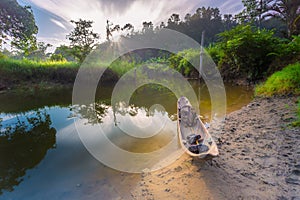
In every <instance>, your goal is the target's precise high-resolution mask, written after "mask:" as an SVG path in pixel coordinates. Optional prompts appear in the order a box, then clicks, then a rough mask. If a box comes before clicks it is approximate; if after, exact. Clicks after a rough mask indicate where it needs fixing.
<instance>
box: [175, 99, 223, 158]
mask: <svg viewBox="0 0 300 200" xmlns="http://www.w3.org/2000/svg"><path fill="white" fill-rule="evenodd" d="M177 108H178V111H177V115H178V132H179V141H180V143H181V145H182V147H183V148H184V149H185V151H186V152H187V153H188V154H189V155H191V156H199V157H204V156H206V155H208V154H209V155H212V156H217V155H218V154H219V152H218V148H217V145H216V144H215V142H214V140H213V138H212V137H211V135H210V134H209V132H208V130H207V128H206V127H205V125H204V124H203V122H202V121H201V119H200V118H199V116H198V114H197V113H196V111H195V110H194V108H193V107H192V106H191V104H190V102H189V101H188V99H187V98H186V97H181V98H179V100H178V105H177Z"/></svg>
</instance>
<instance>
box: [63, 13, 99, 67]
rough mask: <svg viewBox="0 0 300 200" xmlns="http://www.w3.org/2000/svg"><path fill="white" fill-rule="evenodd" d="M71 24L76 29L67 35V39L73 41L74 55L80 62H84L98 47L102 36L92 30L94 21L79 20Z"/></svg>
mask: <svg viewBox="0 0 300 200" xmlns="http://www.w3.org/2000/svg"><path fill="white" fill-rule="evenodd" d="M71 22H72V23H74V24H75V28H74V30H73V31H72V32H71V33H70V34H69V35H67V38H68V39H69V40H70V41H71V47H72V54H73V55H74V56H75V57H76V58H77V59H78V60H79V62H83V60H84V59H85V58H86V56H87V55H88V54H89V53H90V52H91V51H92V50H93V49H94V48H95V47H96V44H97V41H98V39H99V37H100V36H99V34H97V33H94V32H93V30H91V28H92V24H93V21H89V20H82V19H79V21H74V20H71Z"/></svg>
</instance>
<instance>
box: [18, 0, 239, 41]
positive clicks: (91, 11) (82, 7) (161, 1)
mask: <svg viewBox="0 0 300 200" xmlns="http://www.w3.org/2000/svg"><path fill="white" fill-rule="evenodd" d="M19 1H20V0H19ZM21 1H22V2H24V3H25V4H29V5H31V6H32V7H33V8H35V9H36V10H39V12H44V16H43V17H41V16H40V18H43V19H42V20H40V21H39V20H37V22H39V24H38V26H39V28H40V29H39V35H41V36H43V37H46V36H47V34H48V35H49V34H51V35H50V36H49V37H53V34H54V33H55V32H59V31H60V32H62V30H61V29H63V32H64V33H69V32H71V30H72V25H71V24H70V20H78V19H79V18H81V19H86V20H92V21H94V24H93V29H94V31H95V32H97V33H100V37H101V38H102V39H105V37H106V36H105V33H106V30H105V27H106V20H107V19H108V20H110V21H111V22H113V23H114V24H120V25H121V26H122V25H125V24H126V23H131V24H132V25H133V26H134V28H135V30H138V29H141V28H142V22H144V21H147V22H149V21H152V22H153V23H154V24H155V25H158V24H159V23H160V22H162V21H164V22H166V21H167V19H168V18H169V17H170V16H171V15H172V14H173V13H177V14H179V15H180V18H181V19H183V18H184V16H185V14H186V13H194V12H195V10H196V8H199V7H202V6H205V7H208V6H210V7H219V8H220V10H221V13H223V14H226V13H234V14H235V13H237V12H239V11H240V10H241V8H242V2H241V0H238V1H237V0H173V1H167V0H88V1H86V0H42V1H41V0H26V1H25V0H21ZM44 18H45V19H44ZM46 18H48V19H46ZM46 22H47V23H46ZM49 23H51V24H53V25H52V26H51V25H48V24H49ZM47 37H48V36H47Z"/></svg>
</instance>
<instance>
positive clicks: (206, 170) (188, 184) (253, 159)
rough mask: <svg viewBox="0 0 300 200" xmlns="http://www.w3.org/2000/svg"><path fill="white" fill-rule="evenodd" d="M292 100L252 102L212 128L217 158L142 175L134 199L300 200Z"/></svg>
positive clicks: (299, 134) (298, 139) (186, 160)
mask: <svg viewBox="0 0 300 200" xmlns="http://www.w3.org/2000/svg"><path fill="white" fill-rule="evenodd" d="M295 102H296V97H274V98H264V99H255V100H253V101H252V102H251V103H250V104H249V105H247V106H245V107H243V108H242V109H240V110H238V111H235V112H233V113H230V114H228V115H227V117H226V120H225V125H224V126H223V127H221V128H216V127H213V126H212V127H211V128H210V132H211V133H212V134H213V135H215V136H216V137H217V138H216V140H217V143H218V147H219V151H220V155H219V156H218V157H216V158H213V159H206V160H200V159H197V158H191V157H189V156H188V155H183V156H181V158H180V159H179V160H177V161H176V162H175V163H173V164H172V165H170V166H168V167H166V168H164V169H162V170H159V171H155V172H151V173H143V174H141V179H140V181H139V182H138V184H137V186H136V187H135V188H133V189H132V190H131V191H130V195H131V197H130V198H132V199H282V200H283V199H294V200H296V199H300V128H299V127H298V128H293V127H291V126H290V123H291V122H292V121H293V120H295V119H296V104H295Z"/></svg>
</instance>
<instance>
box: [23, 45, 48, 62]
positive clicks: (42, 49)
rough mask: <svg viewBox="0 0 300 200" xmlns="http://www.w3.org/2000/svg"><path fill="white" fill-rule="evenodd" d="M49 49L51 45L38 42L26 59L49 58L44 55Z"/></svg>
mask: <svg viewBox="0 0 300 200" xmlns="http://www.w3.org/2000/svg"><path fill="white" fill-rule="evenodd" d="M49 47H52V45H51V44H46V43H44V42H38V43H37V47H36V50H34V51H31V52H29V53H28V55H26V57H27V58H30V59H34V60H46V59H47V57H48V56H49V55H47V53H46V51H47V49H48V48H49Z"/></svg>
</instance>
